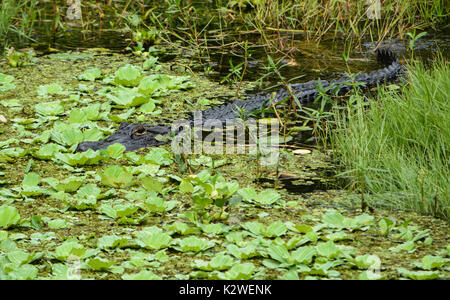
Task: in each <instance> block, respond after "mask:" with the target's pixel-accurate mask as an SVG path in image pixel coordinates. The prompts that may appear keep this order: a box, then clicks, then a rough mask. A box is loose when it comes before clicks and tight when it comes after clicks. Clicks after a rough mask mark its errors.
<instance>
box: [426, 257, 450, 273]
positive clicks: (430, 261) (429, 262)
mask: <svg viewBox="0 0 450 300" xmlns="http://www.w3.org/2000/svg"><path fill="white" fill-rule="evenodd" d="M449 262H450V260H449V259H447V258H443V257H441V256H433V255H426V256H424V257H423V258H422V264H421V265H420V264H419V265H418V267H419V268H422V269H425V270H432V269H439V268H441V267H442V266H444V265H445V264H447V263H449Z"/></svg>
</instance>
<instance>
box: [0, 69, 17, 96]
mask: <svg viewBox="0 0 450 300" xmlns="http://www.w3.org/2000/svg"><path fill="white" fill-rule="evenodd" d="M13 81H14V76H11V75H5V74H3V73H0V92H6V91H9V90H12V89H15V88H16V85H15V84H14V83H13Z"/></svg>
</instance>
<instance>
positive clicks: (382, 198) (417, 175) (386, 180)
mask: <svg viewBox="0 0 450 300" xmlns="http://www.w3.org/2000/svg"><path fill="white" fill-rule="evenodd" d="M408 78H409V80H410V83H409V84H408V85H406V86H404V87H402V88H401V90H400V91H398V90H397V89H393V90H391V89H390V88H389V87H386V88H382V89H381V90H380V91H379V93H378V95H377V97H376V99H370V100H369V102H368V104H367V103H366V101H365V99H364V98H363V97H362V96H361V95H358V96H355V97H354V98H351V100H352V101H351V103H350V104H348V106H347V107H346V108H344V109H336V110H335V115H336V117H337V125H338V126H337V128H333V129H330V130H332V131H330V132H333V134H332V136H331V139H332V146H333V149H334V150H335V151H336V153H337V154H338V155H339V158H340V161H341V162H342V165H344V166H345V168H346V169H347V171H345V172H344V173H342V177H345V178H348V179H349V180H350V182H351V184H353V185H355V186H358V187H361V193H362V194H365V196H366V199H368V200H369V201H370V204H372V205H384V206H388V207H396V208H405V209H413V210H416V211H421V212H423V213H429V214H434V215H436V216H442V217H444V218H447V217H448V214H449V201H448V199H449V197H448V195H449V191H448V187H449V185H448V168H447V167H446V166H447V164H446V162H447V161H448V145H449V141H450V131H449V128H448V126H447V124H449V122H450V120H449V117H448V116H449V115H450V114H449V110H448V107H449V106H448V94H449V91H450V87H449V85H448V82H449V80H450V72H449V68H448V62H446V61H445V60H443V59H438V60H437V61H436V62H435V63H434V64H433V66H432V68H431V69H430V70H427V69H425V67H424V66H423V64H422V63H417V64H414V65H413V66H411V69H410V70H409V72H408ZM363 115H364V116H365V117H364V118H361V116H363ZM405 116H408V117H407V118H405Z"/></svg>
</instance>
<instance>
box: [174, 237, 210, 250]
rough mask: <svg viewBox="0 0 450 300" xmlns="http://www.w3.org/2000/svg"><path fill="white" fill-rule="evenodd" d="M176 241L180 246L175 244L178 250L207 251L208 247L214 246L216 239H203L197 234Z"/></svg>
mask: <svg viewBox="0 0 450 300" xmlns="http://www.w3.org/2000/svg"><path fill="white" fill-rule="evenodd" d="M176 243H177V244H178V245H179V246H174V247H173V248H175V249H176V250H178V251H181V252H194V253H197V252H201V251H205V250H206V249H209V248H211V247H214V244H215V243H214V241H210V240H207V239H201V238H198V237H195V236H190V237H187V238H184V239H177V240H176Z"/></svg>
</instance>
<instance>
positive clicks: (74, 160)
mask: <svg viewBox="0 0 450 300" xmlns="http://www.w3.org/2000/svg"><path fill="white" fill-rule="evenodd" d="M54 156H55V158H56V159H58V160H60V161H62V162H64V163H66V164H68V165H70V166H82V165H96V164H98V163H99V162H100V161H102V160H106V159H108V158H109V155H108V152H107V151H106V150H97V151H94V150H92V149H88V150H87V151H84V152H78V153H74V154H71V153H60V152H58V153H56V154H55V155H54Z"/></svg>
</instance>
